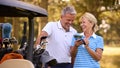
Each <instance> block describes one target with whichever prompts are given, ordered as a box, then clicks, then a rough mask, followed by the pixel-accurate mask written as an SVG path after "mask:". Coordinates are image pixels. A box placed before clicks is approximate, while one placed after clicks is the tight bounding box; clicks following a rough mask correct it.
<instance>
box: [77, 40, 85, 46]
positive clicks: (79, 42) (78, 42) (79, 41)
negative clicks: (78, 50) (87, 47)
mask: <svg viewBox="0 0 120 68" xmlns="http://www.w3.org/2000/svg"><path fill="white" fill-rule="evenodd" d="M81 44H83V42H82V41H81V40H76V41H75V46H76V47H79V46H80V45H81Z"/></svg>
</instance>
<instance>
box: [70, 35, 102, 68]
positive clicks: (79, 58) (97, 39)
mask: <svg viewBox="0 0 120 68" xmlns="http://www.w3.org/2000/svg"><path fill="white" fill-rule="evenodd" d="M78 34H80V35H82V38H85V36H84V33H78ZM74 42H75V38H73V39H72V43H71V44H72V46H74ZM88 46H89V47H90V48H91V49H92V50H93V51H94V52H95V50H96V49H97V48H101V49H103V46H104V42H103V38H102V37H101V36H98V35H96V34H95V33H93V35H92V36H91V37H90V38H89V45H88ZM74 68H100V64H99V62H98V61H96V60H94V59H93V58H92V57H91V56H90V54H89V53H88V52H87V50H86V48H85V47H84V45H83V44H82V45H80V46H79V47H78V52H77V54H76V59H75V63H74Z"/></svg>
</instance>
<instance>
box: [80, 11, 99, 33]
mask: <svg viewBox="0 0 120 68" xmlns="http://www.w3.org/2000/svg"><path fill="white" fill-rule="evenodd" d="M82 17H85V18H86V19H88V20H89V21H90V22H91V23H93V24H94V25H93V27H92V29H93V31H94V32H96V31H97V30H98V25H97V19H96V17H95V16H94V15H93V14H91V13H89V12H86V13H85V14H83V15H82ZM82 17H81V18H82ZM81 18H80V20H81Z"/></svg>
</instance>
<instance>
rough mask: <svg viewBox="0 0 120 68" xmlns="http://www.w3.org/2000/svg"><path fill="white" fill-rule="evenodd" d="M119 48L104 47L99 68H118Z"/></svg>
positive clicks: (119, 60) (119, 64) (119, 61)
mask: <svg viewBox="0 0 120 68" xmlns="http://www.w3.org/2000/svg"><path fill="white" fill-rule="evenodd" d="M119 58H120V47H105V48H104V51H103V57H102V59H101V61H100V65H101V68H120V59H119Z"/></svg>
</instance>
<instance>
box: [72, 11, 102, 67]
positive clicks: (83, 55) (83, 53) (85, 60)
mask: <svg viewBox="0 0 120 68" xmlns="http://www.w3.org/2000/svg"><path fill="white" fill-rule="evenodd" d="M80 21H81V24H80V27H81V28H82V31H83V32H82V33H77V36H81V38H80V39H76V37H73V39H72V43H71V44H72V47H71V56H72V57H73V61H74V63H73V64H74V65H73V68H100V64H99V61H100V59H101V57H102V53H103V47H104V41H103V38H102V37H101V36H98V35H96V34H95V32H96V31H97V30H98V26H97V19H96V18H95V16H94V15H93V14H91V13H88V12H86V13H85V14H83V15H82V17H81V18H80ZM74 59H75V60H74Z"/></svg>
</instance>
